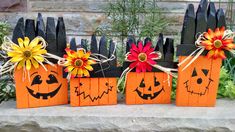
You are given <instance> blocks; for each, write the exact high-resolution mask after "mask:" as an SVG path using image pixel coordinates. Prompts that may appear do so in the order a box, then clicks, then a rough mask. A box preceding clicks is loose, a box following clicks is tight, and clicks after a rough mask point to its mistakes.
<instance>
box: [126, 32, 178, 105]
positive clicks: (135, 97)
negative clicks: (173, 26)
mask: <svg viewBox="0 0 235 132" xmlns="http://www.w3.org/2000/svg"><path fill="white" fill-rule="evenodd" d="M149 42H151V40H150V39H149V38H146V39H145V44H144V45H143V46H144V48H143V49H145V47H146V45H147V43H149ZM134 44H135V40H134V38H133V37H129V40H128V42H127V51H126V52H127V53H128V52H129V51H130V49H131V47H132V48H133V45H134ZM150 46H152V45H150ZM140 47H142V46H141V45H140V43H139V44H138V48H140ZM141 49H142V48H141ZM134 50H135V49H134ZM150 50H151V49H150ZM145 51H146V50H145ZM154 51H159V52H161V53H162V57H161V59H159V60H158V61H157V64H159V65H161V66H164V67H169V68H174V67H175V63H173V56H174V46H173V39H169V38H167V39H166V42H165V45H164V44H163V35H162V34H160V36H159V39H158V43H157V45H156V47H155V49H154ZM147 52H148V51H147ZM147 52H146V55H148V57H147V58H149V57H150V56H151V53H150V54H148V53H147ZM141 55H142V53H140V54H138V58H140V59H141ZM131 65H132V64H130V62H126V63H124V68H125V67H128V66H131ZM135 69H136V70H137V67H136V68H135ZM135 69H133V70H132V71H131V72H130V73H128V74H127V79H126V89H125V90H126V104H169V103H170V102H171V87H172V77H171V76H169V75H168V74H166V73H164V72H162V71H160V70H158V69H156V68H153V69H152V70H151V71H150V72H141V73H136V72H134V70H135Z"/></svg>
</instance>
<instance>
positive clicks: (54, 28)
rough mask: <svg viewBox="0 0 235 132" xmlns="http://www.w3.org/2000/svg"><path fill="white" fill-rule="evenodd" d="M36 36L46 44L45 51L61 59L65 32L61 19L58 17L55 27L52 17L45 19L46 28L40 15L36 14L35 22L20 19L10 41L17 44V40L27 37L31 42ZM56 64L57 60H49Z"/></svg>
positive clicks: (64, 43)
mask: <svg viewBox="0 0 235 132" xmlns="http://www.w3.org/2000/svg"><path fill="white" fill-rule="evenodd" d="M36 36H41V37H42V38H44V39H45V40H46V42H47V43H48V45H47V48H46V50H47V51H48V52H49V53H51V54H55V55H57V56H60V57H63V55H64V54H65V48H66V31H65V25H64V20H63V17H59V18H58V20H57V25H55V19H54V18H53V17H47V21H46V27H45V25H44V22H43V18H42V15H41V13H39V14H38V17H37V22H36V26H35V21H34V20H33V19H26V21H25V22H24V18H23V17H22V18H20V19H19V20H18V22H17V24H16V26H15V28H14V30H13V36H12V41H13V42H14V43H16V44H18V41H17V39H18V38H24V37H28V38H29V39H30V40H33V39H34V38H35V37H36ZM49 60H50V61H52V62H54V63H57V60H53V59H49Z"/></svg>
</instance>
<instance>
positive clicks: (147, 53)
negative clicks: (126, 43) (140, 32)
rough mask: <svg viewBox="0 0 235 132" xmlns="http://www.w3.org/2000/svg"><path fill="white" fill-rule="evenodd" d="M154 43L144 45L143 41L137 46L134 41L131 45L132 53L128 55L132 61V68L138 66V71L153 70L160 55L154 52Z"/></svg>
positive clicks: (128, 58)
mask: <svg viewBox="0 0 235 132" xmlns="http://www.w3.org/2000/svg"><path fill="white" fill-rule="evenodd" d="M151 46H152V43H151V42H148V43H147V44H146V45H145V46H143V44H142V42H141V41H140V42H139V43H138V46H136V45H135V44H134V43H133V44H132V45H131V49H130V53H129V54H128V55H127V60H128V61H130V62H132V63H131V64H130V65H129V68H130V69H133V68H136V72H138V73H139V72H146V71H152V65H155V64H156V61H154V60H156V59H158V58H159V57H160V56H159V54H158V53H156V52H154V48H152V47H151Z"/></svg>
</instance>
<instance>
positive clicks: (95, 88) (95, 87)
mask: <svg viewBox="0 0 235 132" xmlns="http://www.w3.org/2000/svg"><path fill="white" fill-rule="evenodd" d="M90 81H91V85H90V96H91V98H90V99H91V104H90V105H98V104H99V101H100V100H99V99H100V97H99V96H98V97H97V95H100V94H99V78H90Z"/></svg>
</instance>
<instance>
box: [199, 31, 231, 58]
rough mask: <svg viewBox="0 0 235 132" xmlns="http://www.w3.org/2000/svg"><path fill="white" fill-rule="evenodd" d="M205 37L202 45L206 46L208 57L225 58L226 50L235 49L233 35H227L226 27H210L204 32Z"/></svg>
mask: <svg viewBox="0 0 235 132" xmlns="http://www.w3.org/2000/svg"><path fill="white" fill-rule="evenodd" d="M203 37H204V38H205V39H203V40H201V42H200V44H201V46H204V47H205V49H206V50H209V52H208V53H207V57H208V58H213V59H216V58H222V59H225V58H226V56H225V53H224V50H228V51H231V50H233V49H235V44H234V43H233V38H232V37H225V28H224V27H222V28H220V29H219V28H216V29H215V31H212V30H211V29H208V32H206V33H204V34H203Z"/></svg>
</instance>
